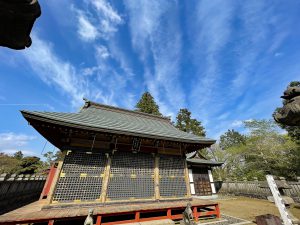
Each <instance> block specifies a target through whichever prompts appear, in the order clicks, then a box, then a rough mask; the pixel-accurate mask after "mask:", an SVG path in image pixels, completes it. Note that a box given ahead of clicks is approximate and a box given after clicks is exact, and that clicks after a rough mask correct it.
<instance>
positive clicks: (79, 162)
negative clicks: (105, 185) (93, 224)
mask: <svg viewBox="0 0 300 225" xmlns="http://www.w3.org/2000/svg"><path fill="white" fill-rule="evenodd" d="M106 161H107V159H106V156H105V155H104V154H100V153H92V154H88V153H85V152H70V153H69V154H68V155H66V157H65V159H64V163H63V167H62V171H61V174H60V178H59V180H58V183H57V185H56V189H55V193H54V197H53V201H59V202H70V201H74V200H80V201H93V200H96V199H99V197H100V195H101V188H102V179H103V173H104V169H105V165H106Z"/></svg>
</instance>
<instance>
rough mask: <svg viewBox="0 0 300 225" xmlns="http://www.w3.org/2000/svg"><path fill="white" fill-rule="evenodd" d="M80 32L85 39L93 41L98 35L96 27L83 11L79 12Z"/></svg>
mask: <svg viewBox="0 0 300 225" xmlns="http://www.w3.org/2000/svg"><path fill="white" fill-rule="evenodd" d="M77 19H78V34H79V36H80V37H81V39H82V40H84V41H93V40H95V39H96V38H97V36H98V31H97V29H96V27H95V26H94V25H93V24H92V23H91V22H90V21H89V20H88V18H87V17H86V16H85V15H84V14H83V13H82V12H79V13H78V17H77Z"/></svg>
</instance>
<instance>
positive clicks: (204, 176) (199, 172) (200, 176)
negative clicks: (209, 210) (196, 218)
mask: <svg viewBox="0 0 300 225" xmlns="http://www.w3.org/2000/svg"><path fill="white" fill-rule="evenodd" d="M193 178H194V186H195V194H196V195H198V196H206V195H211V194H212V191H211V185H210V181H209V176H208V170H207V168H193Z"/></svg>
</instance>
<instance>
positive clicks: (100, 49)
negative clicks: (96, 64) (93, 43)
mask: <svg viewBox="0 0 300 225" xmlns="http://www.w3.org/2000/svg"><path fill="white" fill-rule="evenodd" d="M109 56H110V54H109V51H108V49H107V48H106V47H105V46H104V45H98V46H97V47H96V57H100V58H102V59H106V58H108V57H109Z"/></svg>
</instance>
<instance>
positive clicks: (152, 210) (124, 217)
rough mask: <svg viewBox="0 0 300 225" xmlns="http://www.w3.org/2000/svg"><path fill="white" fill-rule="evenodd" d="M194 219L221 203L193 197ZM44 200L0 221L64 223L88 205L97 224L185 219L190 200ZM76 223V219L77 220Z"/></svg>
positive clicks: (80, 218) (84, 211)
mask: <svg viewBox="0 0 300 225" xmlns="http://www.w3.org/2000/svg"><path fill="white" fill-rule="evenodd" d="M190 203H191V205H192V210H193V214H194V217H195V220H196V221H198V219H199V217H205V216H215V217H217V218H219V217H220V209H219V204H218V203H217V202H213V201H208V200H202V199H194V198H193V199H192V200H191V201H190ZM45 204H46V201H45V200H40V201H37V202H34V203H32V204H29V205H26V206H24V207H21V208H19V209H17V210H14V211H11V212H9V213H6V214H4V215H1V216H0V224H1V225H4V224H28V223H38V224H48V225H53V224H64V221H65V222H66V221H78V222H80V221H83V220H84V219H85V217H86V216H87V213H88V210H89V208H93V209H94V217H95V224H96V225H100V224H103V225H114V224H122V223H130V222H143V221H150V220H161V219H171V220H177V219H182V213H183V211H184V209H185V207H186V205H187V201H183V200H182V201H180V200H175V201H167V202H152V203H128V204H126V205H124V204H122V205H121V204H102V205H101V204H93V205H91V204H90V205H81V206H79V205H78V204H77V205H73V206H72V205H71V206H70V205H69V206H65V207H51V208H47V207H44V206H45ZM75 223H76V222H75Z"/></svg>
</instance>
